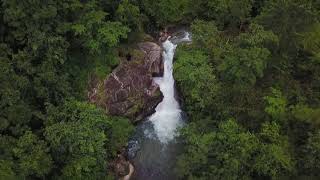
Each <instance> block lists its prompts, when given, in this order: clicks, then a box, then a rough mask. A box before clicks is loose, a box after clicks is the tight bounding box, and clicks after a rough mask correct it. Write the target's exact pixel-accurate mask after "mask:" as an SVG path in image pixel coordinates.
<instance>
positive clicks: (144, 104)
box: [88, 42, 163, 122]
mask: <svg viewBox="0 0 320 180" xmlns="http://www.w3.org/2000/svg"><path fill="white" fill-rule="evenodd" d="M126 57H130V60H128V59H127V58H126V60H124V61H123V62H122V63H121V64H120V65H119V66H118V67H117V68H116V69H114V71H113V72H112V73H111V74H110V75H109V76H108V77H107V78H106V79H105V80H104V82H103V83H102V84H101V85H100V87H96V88H94V90H91V91H90V92H93V93H91V94H89V95H88V96H89V100H90V101H91V102H93V103H95V104H97V105H99V106H101V107H103V108H105V109H106V111H107V113H109V114H111V115H119V116H126V117H128V118H129V119H131V120H132V121H133V122H136V121H139V120H141V119H143V118H144V117H145V116H148V115H150V114H152V113H153V111H154V108H155V107H156V106H157V104H158V103H160V102H161V101H162V98H163V97H162V94H161V92H160V89H159V86H158V85H157V84H155V83H154V82H153V80H152V77H153V76H162V75H163V62H162V57H161V47H160V46H159V45H157V44H155V43H152V42H143V43H139V44H138V48H137V49H134V50H132V51H131V52H130V54H126ZM90 97H91V98H90Z"/></svg>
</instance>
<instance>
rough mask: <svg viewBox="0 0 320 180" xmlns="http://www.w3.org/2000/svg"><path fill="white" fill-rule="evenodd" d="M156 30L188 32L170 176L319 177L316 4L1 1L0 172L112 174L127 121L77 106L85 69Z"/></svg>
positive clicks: (105, 64) (110, 65)
mask: <svg viewBox="0 0 320 180" xmlns="http://www.w3.org/2000/svg"><path fill="white" fill-rule="evenodd" d="M167 25H175V26H180V25H181V26H187V27H190V32H191V34H192V43H191V44H185V45H180V46H179V47H178V49H177V52H176V57H175V64H174V77H175V79H176V83H177V88H178V90H179V93H180V95H181V97H182V99H183V102H182V104H183V109H184V110H185V111H186V113H187V115H188V119H189V122H188V124H187V125H186V126H185V127H184V128H183V129H182V130H181V136H182V138H183V139H184V141H183V143H184V144H185V147H184V149H183V153H182V154H181V155H180V156H179V157H178V161H177V165H176V169H175V171H176V173H177V175H178V176H179V178H181V179H263V178H267V179H281V178H284V177H287V178H288V177H289V178H297V177H319V176H320V161H319V158H320V155H319V154H320V126H319V125H320V2H319V1H318V0H197V1H195V0H162V1H159V2H158V1H154V0H121V1H118V0H110V1H107V0H47V1H42V0H23V1H22V0H0V87H1V88H0V178H1V179H70V178H71V179H107V178H111V179H112V178H113V177H112V173H111V172H110V171H109V169H108V165H109V163H110V161H111V160H112V159H113V158H114V157H115V155H116V152H117V150H119V149H120V148H121V147H122V146H124V145H125V144H126V143H127V141H128V138H129V136H130V134H131V132H132V131H133V129H134V127H133V125H132V124H131V123H129V121H128V119H126V118H124V117H114V116H111V115H109V114H106V113H105V112H104V111H103V110H102V109H100V108H99V107H96V106H95V105H92V104H90V103H88V102H87V101H86V88H87V82H88V77H90V74H95V75H97V77H99V78H104V77H106V76H107V75H108V74H109V73H111V72H112V70H113V69H114V68H115V67H116V66H117V64H118V63H119V57H118V54H117V48H119V47H120V46H121V45H123V44H130V43H131V41H132V40H133V41H139V37H140V36H139V34H145V33H149V34H155V33H156V32H158V31H159V30H161V29H162V28H164V27H166V26H167ZM120 131H121V132H120Z"/></svg>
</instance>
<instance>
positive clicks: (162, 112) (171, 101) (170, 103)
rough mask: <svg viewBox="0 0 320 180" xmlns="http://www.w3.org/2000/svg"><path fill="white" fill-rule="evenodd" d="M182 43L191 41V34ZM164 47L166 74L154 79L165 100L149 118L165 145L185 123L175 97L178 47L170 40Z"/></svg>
mask: <svg viewBox="0 0 320 180" xmlns="http://www.w3.org/2000/svg"><path fill="white" fill-rule="evenodd" d="M181 41H190V38H189V33H187V32H186V33H185V37H183V38H181V39H180V42H181ZM162 46H163V48H164V52H163V61H164V73H163V77H158V78H154V81H155V82H156V83H157V84H158V85H159V86H160V91H161V92H162V94H163V100H162V102H161V103H160V104H158V106H157V107H156V109H155V110H156V112H155V113H154V114H153V115H151V116H150V117H149V120H150V121H151V122H152V123H153V126H154V130H155V133H156V135H157V137H158V139H159V141H160V142H161V143H164V144H165V143H168V142H169V141H171V140H172V139H174V137H175V135H176V130H177V128H178V127H180V126H181V125H182V124H183V121H182V118H181V109H180V106H179V103H178V102H177V100H176V99H175V96H174V93H175V87H174V78H173V57H174V52H175V49H176V47H177V45H176V44H174V43H173V42H171V41H170V40H169V39H168V40H166V41H165V42H164V43H163V44H162Z"/></svg>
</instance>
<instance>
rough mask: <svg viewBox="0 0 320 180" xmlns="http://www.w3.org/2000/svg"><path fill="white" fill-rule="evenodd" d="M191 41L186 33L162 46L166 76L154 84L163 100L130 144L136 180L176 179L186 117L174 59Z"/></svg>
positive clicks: (130, 157) (158, 78)
mask: <svg viewBox="0 0 320 180" xmlns="http://www.w3.org/2000/svg"><path fill="white" fill-rule="evenodd" d="M177 34H179V33H177ZM180 35H181V33H180ZM189 41H190V37H189V33H187V32H183V36H174V37H172V38H169V39H168V40H166V41H165V42H164V43H163V44H162V47H163V49H164V51H163V62H164V73H163V77H157V78H154V81H155V82H156V83H157V84H158V85H159V86H160V90H161V92H162V94H163V100H162V102H161V103H159V104H158V106H157V107H156V109H155V113H154V114H153V115H151V116H150V117H148V118H147V119H146V121H144V122H142V123H140V124H139V125H137V127H136V131H135V134H134V136H133V137H132V138H131V140H130V142H129V148H128V154H129V160H130V161H131V162H132V163H133V165H134V167H135V172H134V176H133V178H132V179H136V180H163V179H166V180H171V179H176V176H175V173H174V167H175V162H176V158H177V156H178V155H179V152H181V148H182V144H181V140H180V139H179V138H178V136H177V135H178V132H177V130H178V129H179V128H180V127H182V126H183V125H184V123H185V115H184V113H183V111H182V110H181V109H180V105H179V103H178V101H177V100H176V98H175V97H176V96H175V92H176V91H175V82H174V77H173V57H174V53H175V49H176V47H177V45H178V44H179V43H181V42H189Z"/></svg>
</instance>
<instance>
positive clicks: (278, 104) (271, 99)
mask: <svg viewBox="0 0 320 180" xmlns="http://www.w3.org/2000/svg"><path fill="white" fill-rule="evenodd" d="M264 100H265V101H266V107H265V109H264V111H265V112H266V113H267V114H268V115H270V116H271V118H272V119H273V120H275V121H281V120H283V118H284V115H285V113H286V106H287V100H286V98H285V97H283V95H282V93H281V91H279V90H277V89H274V88H271V95H270V96H266V97H264Z"/></svg>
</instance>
